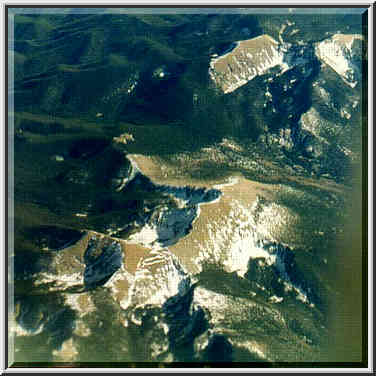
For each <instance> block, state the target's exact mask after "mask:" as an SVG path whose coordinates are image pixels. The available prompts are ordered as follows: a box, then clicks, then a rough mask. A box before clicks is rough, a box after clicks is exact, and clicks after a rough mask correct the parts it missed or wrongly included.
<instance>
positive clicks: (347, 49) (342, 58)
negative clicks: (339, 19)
mask: <svg viewBox="0 0 376 376" xmlns="http://www.w3.org/2000/svg"><path fill="white" fill-rule="evenodd" d="M362 39H363V37H362V36H361V35H359V34H334V35H333V36H332V37H330V38H328V39H325V40H323V41H322V42H320V43H318V44H317V45H316V48H315V53H316V56H317V57H318V58H319V59H320V60H321V61H322V62H324V63H325V64H327V65H329V66H330V67H331V68H332V69H333V70H334V71H335V72H336V73H338V74H339V75H340V76H341V78H342V80H343V81H344V82H345V83H346V84H347V85H349V86H350V87H352V88H354V87H355V86H356V85H357V83H358V82H357V80H356V79H357V70H358V69H359V68H358V67H357V66H356V65H355V64H354V57H356V55H357V54H358V53H360V51H357V50H356V49H354V41H355V40H362ZM358 58H360V56H358Z"/></svg>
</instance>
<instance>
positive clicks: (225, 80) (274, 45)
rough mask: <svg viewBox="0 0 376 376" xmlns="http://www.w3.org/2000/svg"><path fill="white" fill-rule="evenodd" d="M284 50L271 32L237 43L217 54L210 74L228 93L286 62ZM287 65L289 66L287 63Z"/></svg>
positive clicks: (211, 63) (212, 62)
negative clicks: (223, 52) (227, 50)
mask: <svg viewBox="0 0 376 376" xmlns="http://www.w3.org/2000/svg"><path fill="white" fill-rule="evenodd" d="M283 60H284V53H283V50H282V48H281V47H280V46H279V44H278V42H277V41H275V40H274V39H273V38H271V37H270V36H269V35H260V36H258V37H256V38H253V39H248V40H243V41H239V42H235V48H233V49H232V50H231V51H230V52H228V53H226V54H224V55H221V56H218V57H214V58H213V59H212V60H211V62H210V69H209V74H210V76H211V78H212V79H213V81H214V82H215V83H216V85H217V86H218V87H220V88H221V90H222V91H223V92H224V93H225V94H227V93H231V92H232V91H234V90H236V89H237V88H239V87H241V86H243V85H244V84H246V83H247V82H248V81H250V80H252V79H253V78H255V77H256V76H258V75H262V74H265V73H266V72H267V71H268V70H269V69H270V68H272V67H275V66H277V65H283ZM285 67H286V66H285Z"/></svg>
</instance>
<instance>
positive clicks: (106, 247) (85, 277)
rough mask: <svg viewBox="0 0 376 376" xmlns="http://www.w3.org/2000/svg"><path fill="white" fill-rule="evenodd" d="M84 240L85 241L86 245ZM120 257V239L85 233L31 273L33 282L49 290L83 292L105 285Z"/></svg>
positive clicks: (119, 262) (121, 258) (119, 261)
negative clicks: (77, 240) (80, 238)
mask: <svg viewBox="0 0 376 376" xmlns="http://www.w3.org/2000/svg"><path fill="white" fill-rule="evenodd" d="M85 242H88V243H87V246H86V247H85ZM122 260H123V251H122V248H121V245H120V243H119V242H117V241H116V240H111V239H109V238H104V237H103V236H99V235H98V236H97V235H88V234H86V236H85V238H84V239H82V240H80V241H79V242H77V243H75V244H73V245H72V246H70V247H67V248H64V249H62V250H61V251H60V252H59V253H57V254H55V255H53V257H52V259H51V260H50V262H49V263H44V264H43V266H42V267H41V270H40V271H39V273H37V274H35V275H34V280H35V282H34V283H35V285H36V286H38V287H39V288H41V289H43V288H46V289H48V291H70V292H80V291H85V290H88V289H92V288H95V287H97V286H101V285H104V284H105V283H106V282H107V281H108V280H109V279H110V278H111V277H112V275H113V274H114V273H115V272H116V271H117V270H118V269H119V268H120V267H121V265H122Z"/></svg>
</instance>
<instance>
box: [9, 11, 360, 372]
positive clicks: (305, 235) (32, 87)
mask: <svg viewBox="0 0 376 376" xmlns="http://www.w3.org/2000/svg"><path fill="white" fill-rule="evenodd" d="M361 33H362V30H361V22H360V17H358V16H342V15H328V16H326V15H320V17H318V16H315V15H305V16H304V17H303V16H301V15H294V14H289V15H283V16H281V15H274V16H269V15H268V16H265V15H247V14H231V15H230V14H221V13H218V14H217V13H214V12H213V14H192V15H187V14H181V15H179V14H176V15H167V14H166V15H147V14H134V15H127V14H100V15H90V14H89V15H84V14H81V15H80V14H71V13H69V12H66V13H64V14H60V15H57V14H55V15H53V14H51V15H38V14H25V15H16V16H15V34H14V37H15V40H14V51H13V52H12V53H13V56H14V63H15V65H14V73H15V83H14V84H15V85H14V86H15V91H14V94H15V112H14V128H15V129H14V131H15V132H14V135H12V137H14V151H15V157H14V180H15V188H14V198H15V223H14V224H15V226H14V231H15V235H14V236H15V252H14V258H13V261H14V273H15V281H14V287H15V303H16V306H15V312H14V313H13V315H11V316H12V317H11V325H12V326H11V328H12V332H13V333H14V334H15V335H16V358H17V360H18V361H30V360H31V361H66V362H74V361H83V362H86V361H88V362H90V361H93V356H94V354H95V356H98V361H103V362H145V361H148V362H184V361H187V362H256V363H258V362H267V363H270V364H271V365H277V364H280V363H281V362H282V363H285V362H300V361H307V362H315V361H324V360H327V358H328V354H327V348H328V347H327V346H328V343H330V341H331V327H330V319H329V314H330V313H331V312H332V311H333V310H334V309H333V301H334V300H335V299H339V298H343V294H342V292H340V291H338V289H337V286H336V284H335V280H334V279H335V276H336V273H337V270H338V269H337V262H338V258H339V256H340V255H341V251H342V250H341V249H338V239H340V240H341V239H342V240H343V239H344V236H345V235H344V223H346V221H348V220H349V213H348V210H347V208H346V206H347V205H346V202H348V201H352V194H353V190H352V184H353V183H354V181H355V180H356V179H355V178H354V177H353V175H352V169H353V168H356V167H359V166H361V157H362V155H361V152H362V141H361V140H362V139H361V136H362V125H363V122H364V121H365V115H364V114H363V113H362V101H364V98H362V85H363V82H362V76H361V74H362V71H361V63H362V55H361V54H362V51H363V49H364V46H365V44H364V40H362V39H361V38H360V34H361ZM331 49H334V51H335V52H336V53H338V54H336V58H332V57H331V56H330V51H331ZM328 51H329V52H328ZM338 297H339V298H338ZM334 311H335V310H334ZM356 356H357V354H354V358H356Z"/></svg>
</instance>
